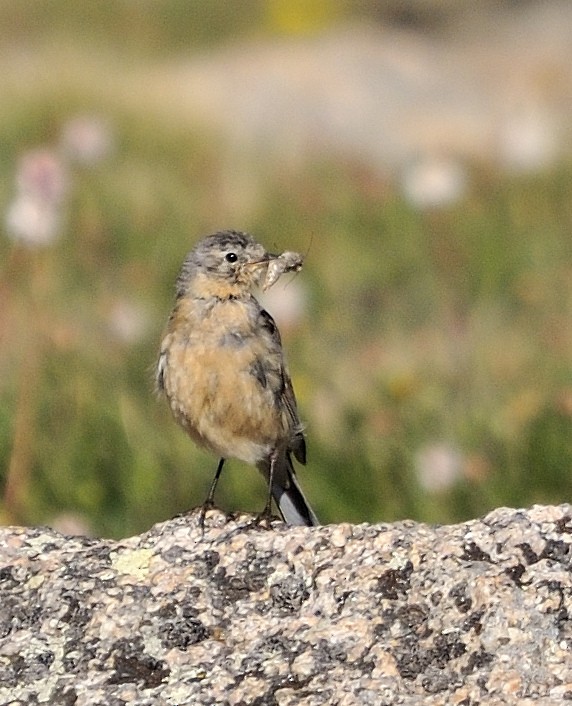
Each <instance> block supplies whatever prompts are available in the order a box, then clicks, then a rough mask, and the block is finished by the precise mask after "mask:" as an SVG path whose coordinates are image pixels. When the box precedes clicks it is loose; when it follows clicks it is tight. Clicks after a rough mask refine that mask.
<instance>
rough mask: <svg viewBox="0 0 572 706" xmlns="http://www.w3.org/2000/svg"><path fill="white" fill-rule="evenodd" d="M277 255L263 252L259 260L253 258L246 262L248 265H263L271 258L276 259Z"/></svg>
mask: <svg viewBox="0 0 572 706" xmlns="http://www.w3.org/2000/svg"><path fill="white" fill-rule="evenodd" d="M277 257H278V255H274V254H273V253H269V252H267V253H265V254H264V255H263V256H262V257H261V258H260V259H259V260H253V261H252V262H247V263H246V264H247V265H248V266H249V267H262V266H264V265H267V264H268V263H269V262H271V261H272V260H276V258H277Z"/></svg>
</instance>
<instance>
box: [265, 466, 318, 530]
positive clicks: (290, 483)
mask: <svg viewBox="0 0 572 706" xmlns="http://www.w3.org/2000/svg"><path fill="white" fill-rule="evenodd" d="M265 475H266V477H268V473H266V474H265ZM272 495H273V497H274V500H275V501H276V504H277V505H278V509H279V510H280V514H281V515H282V517H283V518H284V521H285V522H287V523H288V524H289V525H302V526H306V527H317V526H318V525H319V524H320V522H319V521H318V518H317V517H316V515H315V513H314V511H313V510H312V508H311V507H310V506H309V505H308V501H307V500H306V498H305V497H304V494H303V493H302V490H301V489H300V486H299V485H298V480H297V478H296V473H295V472H294V467H293V466H292V459H291V458H290V454H289V453H287V454H286V455H285V456H284V457H283V458H282V460H280V461H278V462H277V464H276V468H275V471H274V485H273V488H272Z"/></svg>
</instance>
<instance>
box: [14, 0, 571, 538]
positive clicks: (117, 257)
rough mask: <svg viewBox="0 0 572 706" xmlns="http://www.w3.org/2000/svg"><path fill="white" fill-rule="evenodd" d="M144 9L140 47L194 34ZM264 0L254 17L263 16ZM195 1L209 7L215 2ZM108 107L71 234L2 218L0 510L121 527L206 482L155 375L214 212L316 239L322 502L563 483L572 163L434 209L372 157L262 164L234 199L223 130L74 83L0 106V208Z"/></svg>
mask: <svg viewBox="0 0 572 706" xmlns="http://www.w3.org/2000/svg"><path fill="white" fill-rule="evenodd" d="M32 5H33V7H34V8H43V9H42V10H41V11H40V10H38V12H45V11H47V10H46V9H45V8H46V7H48V6H51V7H56V8H57V7H59V8H61V11H62V13H63V12H64V10H65V9H66V8H67V9H69V8H70V7H71V6H72V4H70V3H66V2H63V0H62V1H61V2H46V3H42V4H37V3H33V4H26V3H25V2H23V1H22V0H18V1H17V2H16V1H14V2H9V1H7V2H5V3H4V7H3V9H2V12H1V14H0V19H1V20H2V24H1V26H2V27H3V31H4V33H6V32H8V29H7V27H9V23H8V20H11V21H15V18H16V19H18V17H19V21H20V27H21V30H20V31H21V32H24V29H22V28H26V27H28V29H27V30H26V32H27V33H28V34H29V31H30V30H29V27H30V26H31V19H30V18H31V14H30V13H31V12H32V10H31V9H30V8H31V6H32ZM103 5H104V4H100V3H94V4H91V5H89V6H84V7H91V10H90V12H95V11H96V9H95V8H100V9H101V8H102V7H103ZM142 5H144V6H145V7H144V8H143V10H142V15H138V18H139V19H138V22H139V25H137V24H136V25H135V27H134V28H132V34H133V35H134V38H133V41H136V40H137V41H138V42H139V44H138V46H139V47H140V48H141V51H143V49H142V47H144V46H147V45H148V46H149V47H151V48H150V49H149V51H150V52H151V51H155V50H156V47H173V46H174V47H176V48H180V45H181V43H182V42H183V41H184V38H185V37H187V36H188V35H186V34H184V33H183V32H182V31H181V34H180V35H179V34H178V32H179V30H180V18H181V17H183V16H185V8H188V6H189V5H188V3H186V2H178V3H177V2H171V3H170V4H169V7H170V8H171V10H172V12H170V13H169V15H168V17H167V16H166V20H168V27H169V28H170V29H169V30H168V29H167V28H165V27H163V28H162V29H161V30H158V29H157V28H156V27H155V26H154V24H153V22H152V20H153V17H154V14H153V13H154V12H156V11H157V10H156V8H157V7H160V6H161V4H160V3H141V4H139V5H137V7H138V8H139V9H140V10H141V6H142ZM251 5H252V8H254V9H252V8H250V10H248V8H247V10H248V11H247V10H245V11H244V13H239V15H240V19H239V20H238V21H239V29H240V27H248V28H249V29H248V31H249V32H252V31H253V29H252V26H251V25H252V24H254V25H255V26H256V27H258V31H263V29H260V27H261V25H263V24H264V22H263V21H262V20H257V21H258V22H259V24H255V22H254V20H253V19H252V18H253V16H254V17H255V18H257V17H258V15H257V13H258V12H259V10H260V3H254V2H253V3H251ZM134 6H135V4H134V3H127V2H126V3H117V7H122V8H123V9H124V11H125V12H127V9H128V8H133V7H134ZM164 6H165V5H164V4H163V7H164ZM193 8H194V10H195V11H196V12H197V13H198V14H197V15H196V17H195V19H197V18H198V19H200V18H201V15H200V13H201V12H203V13H207V12H212V5H211V4H210V3H208V2H204V3H201V2H197V3H194V4H193ZM208 8H211V9H210V10H209V9H208ZM145 9H146V12H147V14H145V11H144V10H145ZM101 12H102V16H101V18H99V19H98V20H97V21H94V22H93V23H92V25H91V26H92V29H91V30H89V29H88V28H87V27H88V25H85V26H84V28H83V31H84V32H86V33H87V32H91V33H92V38H93V37H95V39H94V41H95V40H98V36H97V35H98V33H104V32H105V31H109V32H110V33H112V34H113V32H116V31H119V30H118V25H117V23H114V22H113V18H110V16H109V15H105V16H104V14H105V13H104V12H103V10H101ZM249 12H252V13H254V14H249ZM10 13H12V16H11V15H10ZM18 13H20V15H18ZM74 16H76V15H74V13H73V12H72V13H71V15H69V16H68V15H65V17H72V18H73V17H74ZM76 17H77V16H76ZM209 18H210V16H209ZM56 19H57V17H56ZM52 20H53V18H52ZM34 21H38V22H39V23H40V24H41V17H39V16H36V17H35V18H34ZM209 22H211V19H209V20H208V22H207V20H205V21H204V22H202V21H201V22H196V23H194V24H193V26H195V25H202V26H201V29H200V31H201V32H205V33H206V32H207V30H206V28H205V26H204V25H205V24H206V25H208V27H209V32H211V33H212V34H211V35H210V40H211V41H212V39H213V36H214V38H215V39H217V40H220V39H223V38H225V37H227V36H228V33H229V32H230V31H231V27H230V24H229V23H228V17H227V20H226V21H225V22H223V21H222V20H221V21H220V23H219V24H216V23H215V24H214V26H213V25H212V24H209ZM64 24H65V23H62V25H61V26H60V25H58V23H57V22H56V23H55V25H54V26H55V27H56V28H57V27H60V29H62V27H63V25H64ZM74 26H75V25H74ZM185 27H186V28H188V27H190V23H187V24H185ZM54 31H55V30H54ZM62 31H63V30H62ZM196 32H197V33H198V32H199V30H196ZM197 36H198V34H197ZM202 41H206V39H204V40H202ZM87 95H88V96H89V94H87ZM95 108H96V109H97V111H98V112H99V113H101V114H102V115H105V117H106V119H107V120H108V123H109V125H110V126H111V128H112V130H113V132H114V145H115V146H114V149H113V151H112V152H111V154H110V155H109V156H108V157H107V158H106V159H103V160H101V162H99V163H97V164H95V165H93V166H91V167H86V166H81V165H77V164H76V165H74V166H72V167H71V171H70V176H69V179H70V183H71V196H70V200H69V204H68V206H67V209H66V210H67V213H66V220H65V227H64V228H63V232H62V234H61V236H60V237H59V238H58V239H57V240H55V241H54V242H53V243H50V244H49V245H48V246H46V247H42V248H39V247H38V248H28V247H25V246H24V245H22V244H20V243H18V242H13V241H12V240H10V239H9V238H8V237H6V236H5V235H2V237H1V238H0V299H1V307H0V392H1V395H2V404H1V405H0V480H1V481H2V498H3V500H2V504H0V510H1V515H0V519H1V520H2V521H4V522H16V523H26V524H38V523H51V522H54V521H55V520H56V519H57V518H58V517H61V516H64V515H65V514H66V513H72V514H73V515H74V516H76V517H79V518H80V520H83V521H85V523H86V524H87V526H88V527H89V528H90V529H91V531H93V532H94V533H98V534H105V535H110V536H125V535H128V534H132V533H136V532H139V531H142V530H144V529H146V528H148V527H149V526H150V525H151V523H153V522H155V521H159V520H164V519H166V518H168V517H170V516H172V515H174V514H176V513H179V512H184V511H186V510H188V509H189V508H191V507H193V506H195V505H197V504H199V503H200V502H202V500H203V499H204V496H205V493H206V490H207V488H208V484H209V482H210V479H211V477H212V474H213V472H214V470H215V467H216V459H214V458H212V457H210V456H208V455H206V454H204V453H202V452H200V451H198V450H196V449H195V448H194V446H193V444H192V443H191V441H190V440H189V439H188V438H187V437H186V436H185V435H184V433H183V432H182V431H181V430H180V429H179V428H178V427H177V425H176V424H175V423H174V422H173V421H172V419H171V417H170V414H169V411H168V409H167V407H166V405H165V404H164V403H163V402H162V401H161V400H157V399H156V397H155V396H154V392H153V382H152V377H153V374H152V373H153V366H154V362H155V357H156V354H157V348H158V345H159V341H160V337H161V331H162V328H163V325H164V323H165V320H166V317H167V315H168V313H169V310H170V307H171V304H172V301H173V286H174V280H175V277H176V274H177V271H178V268H179V265H180V263H181V261H182V259H183V257H184V255H185V253H186V252H187V250H188V249H190V247H191V246H192V244H193V243H194V242H195V240H196V239H197V238H198V237H199V236H201V235H204V234H206V233H208V232H211V231H212V230H213V229H214V228H215V226H220V227H232V228H238V229H246V230H249V231H250V232H252V233H253V234H255V235H256V236H257V237H258V238H259V239H260V240H261V241H262V242H264V243H265V244H267V245H268V247H269V248H275V247H278V248H280V249H289V250H290V249H294V250H299V251H301V252H306V251H308V255H307V258H306V263H305V267H304V270H303V272H302V273H301V274H300V275H299V278H300V280H299V281H301V282H302V283H303V284H304V285H305V286H306V290H305V291H306V294H307V301H306V310H305V314H304V316H303V317H302V319H301V320H300V321H299V322H298V323H297V324H296V325H292V326H290V327H288V328H287V329H286V330H285V331H284V335H283V338H284V343H285V347H286V349H287V354H288V359H289V364H290V368H291V373H292V377H293V381H294V387H295V389H296V392H297V396H298V399H299V406H300V409H301V414H302V417H303V418H304V419H305V420H306V428H307V436H308V447H309V461H308V466H307V468H305V469H304V468H300V469H299V474H300V479H301V483H302V486H303V487H304V490H305V493H306V494H307V496H308V498H309V500H310V501H311V503H312V505H313V506H314V507H315V509H316V511H317V513H318V515H319V516H320V517H321V519H322V520H323V521H324V522H337V521H352V522H360V521H380V520H387V521H389V520H393V519H396V518H403V517H411V518H414V519H418V520H425V521H430V522H450V521H455V520H461V519H466V518H470V517H474V516H477V515H480V514H482V513H484V512H485V511H487V510H489V509H491V508H493V507H495V506H499V505H511V506H523V505H529V504H531V503H534V502H555V503H556V502H561V501H567V500H569V499H570V496H571V494H572V431H571V421H572V419H571V418H572V374H571V360H570V357H571V351H572V239H571V237H570V233H571V232H572V200H571V199H570V189H571V186H572V165H571V164H566V163H564V164H561V165H560V166H558V167H557V168H554V169H553V170H552V171H550V172H544V173H541V174H538V175H535V176H530V175H528V176H517V175H512V176H511V175H509V176H507V175H501V174H499V173H498V172H496V171H495V170H494V169H492V168H489V167H487V166H486V165H482V164H481V165H477V164H475V165H473V166H472V167H471V169H472V172H471V180H470V183H471V186H470V188H469V191H468V193H467V194H466V195H465V197H464V198H463V200H462V201H460V202H459V203H457V204H455V205H453V206H449V207H446V208H444V207H443V208H440V209H439V210H432V211H427V212H420V211H418V210H416V209H414V208H413V207H412V206H411V205H409V204H408V203H407V202H406V201H405V200H404V199H403V197H402V196H401V195H400V193H399V191H398V190H397V189H396V188H394V187H393V186H391V185H390V184H389V183H388V182H387V181H386V180H382V179H381V178H380V177H378V176H376V175H375V174H374V173H370V172H369V171H368V170H367V168H365V167H363V166H361V165H356V164H353V163H351V162H347V161H343V160H336V159H332V160H331V161H324V160H322V161H321V162H319V163H312V164H307V165H306V166H304V167H300V168H297V169H292V168H290V169H286V170H284V169H280V168H278V169H276V170H275V171H273V170H271V169H269V168H266V169H262V170H261V174H262V176H260V175H258V176H259V177H260V178H258V179H256V175H252V178H253V179H254V182H255V187H254V188H255V192H256V199H255V203H254V205H253V206H251V207H249V208H248V209H246V212H245V210H244V209H237V210H236V211H233V207H232V205H228V204H227V205H226V206H225V203H224V191H225V188H228V186H226V187H225V188H223V186H222V185H225V184H228V179H229V175H228V174H227V173H226V170H227V169H228V164H227V162H226V161H225V159H223V158H221V154H220V146H219V144H218V142H217V141H216V140H215V139H213V138H212V137H210V136H208V135H205V134H202V133H198V132H195V131H193V130H192V129H189V126H188V125H182V124H181V125H179V126H177V125H175V124H174V123H173V124H170V125H165V124H163V123H161V122H160V121H158V119H156V118H154V117H153V116H152V115H145V114H140V113H138V112H137V111H133V112H130V111H129V110H128V109H126V108H125V106H123V107H122V108H121V109H118V107H117V104H116V102H110V104H109V105H106V104H104V103H102V102H101V100H100V101H99V102H98V104H97V106H94V105H93V104H92V103H90V101H89V99H88V98H86V95H77V94H66V93H65V91H62V92H61V93H60V95H58V97H57V100H49V99H47V98H46V96H44V95H42V96H38V98H37V100H35V99H34V97H33V96H31V97H30V96H28V97H26V99H25V100H23V99H22V98H21V97H19V98H18V100H16V99H14V103H13V104H8V105H7V104H6V103H4V104H3V106H2V108H1V109H0V113H1V116H2V139H1V140H0V149H1V152H2V159H1V160H0V207H1V208H2V209H3V211H6V209H7V208H8V205H9V203H10V201H11V199H12V198H13V196H14V190H15V186H14V179H15V173H16V169H17V166H16V165H17V162H18V158H19V155H21V153H22V152H24V151H25V150H26V149H28V148H31V147H36V146H38V145H49V144H55V143H56V142H57V140H58V135H59V134H60V133H61V131H62V129H63V128H64V126H65V124H66V122H67V121H68V120H69V119H70V117H73V116H74V115H75V114H77V113H81V112H82V111H86V110H94V109H95ZM241 178H244V175H242V177H241ZM238 186H240V184H237V188H238ZM231 203H232V200H231ZM245 213H246V215H245ZM221 214H222V215H221ZM221 218H224V221H223V222H221ZM286 291H287V290H286ZM427 449H429V450H431V449H438V450H439V451H440V453H441V456H439V455H437V457H438V458H444V459H445V462H446V463H448V464H449V466H451V465H452V466H454V468H453V477H452V479H450V480H449V481H447V482H446V483H443V484H442V485H439V483H438V482H437V484H436V485H435V484H433V485H432V481H431V473H433V474H434V475H435V476H436V477H438V476H439V472H440V471H439V463H438V462H435V455H433V456H431V454H429V457H428V458H429V460H427V455H425V456H424V455H423V451H424V450H427ZM423 459H425V461H423ZM432 459H433V460H432ZM431 463H433V464H434V465H435V468H431ZM423 464H425V466H426V465H427V464H429V467H428V468H425V470H423V469H422V468H421V466H423ZM423 474H425V475H424V476H423ZM427 474H428V477H429V480H427V479H425V480H423V478H422V476H423V477H425V478H426V477H427ZM264 493H265V489H264V484H263V481H262V479H261V477H259V475H258V473H257V472H256V471H255V470H254V469H252V468H248V467H246V466H244V465H242V464H240V463H239V462H234V461H233V462H231V463H230V464H229V466H228V468H227V469H225V473H224V475H223V479H222V481H221V483H220V485H219V490H218V495H217V501H218V504H219V505H220V506H222V507H224V508H225V509H245V510H258V509H260V508H261V507H262V505H263V502H264Z"/></svg>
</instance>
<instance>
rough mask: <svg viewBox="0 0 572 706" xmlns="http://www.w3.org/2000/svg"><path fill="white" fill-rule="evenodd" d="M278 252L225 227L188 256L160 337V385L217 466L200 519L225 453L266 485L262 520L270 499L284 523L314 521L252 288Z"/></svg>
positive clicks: (299, 444) (300, 446)
mask: <svg viewBox="0 0 572 706" xmlns="http://www.w3.org/2000/svg"><path fill="white" fill-rule="evenodd" d="M277 257H278V256H277V255H272V254H271V253H268V252H267V251H266V249H265V248H264V246H262V245H261V244H260V243H258V242H257V241H256V240H255V239H254V238H253V237H252V236H251V235H250V234H248V233H244V232H240V231H236V230H224V231H219V232H216V233H214V234H212V235H208V236H206V237H204V238H202V239H201V240H200V241H199V242H198V243H197V244H196V245H195V247H194V248H193V249H192V250H191V251H190V252H189V253H188V254H187V256H186V257H185V260H184V262H183V265H182V267H181V270H180V273H179V276H178V278H177V283H176V297H175V304H174V307H173V310H172V312H171V314H170V316H169V319H168V323H167V326H166V330H165V333H164V335H163V338H162V342H161V346H160V353H159V358H158V362H157V367H156V388H157V390H158V392H159V393H162V394H163V395H164V396H165V397H166V399H167V402H168V404H169V407H170V409H171V412H172V414H173V416H174V418H175V420H176V421H177V422H178V423H179V424H180V426H181V427H182V428H183V429H184V430H185V431H186V432H187V434H188V435H189V436H190V437H191V439H192V440H193V441H194V442H195V443H196V444H197V445H198V446H200V447H202V448H204V449H206V450H208V451H210V452H212V453H213V454H215V455H216V456H218V458H219V463H218V466H217V469H216V473H215V475H214V478H213V481H212V483H211V486H210V489H209V492H208V495H207V498H206V500H205V502H204V503H203V506H202V510H201V516H200V519H201V523H202V524H203V525H204V519H205V514H206V511H207V509H208V508H210V507H212V506H213V505H214V494H215V489H216V486H217V483H218V480H219V478H220V475H221V472H222V469H223V466H224V463H225V461H226V460H227V459H231V458H234V459H239V460H241V461H244V462H246V463H247V464H250V465H253V466H256V468H258V470H259V471H260V472H261V473H262V475H263V476H264V477H265V478H266V480H267V482H268V495H267V500H266V505H265V508H264V510H263V512H262V513H260V515H259V518H264V519H269V518H270V517H271V506H272V498H274V500H275V502H276V505H277V507H278V510H279V512H280V514H281V516H282V519H283V520H284V521H285V522H286V523H287V524H290V525H300V526H309V527H312V526H317V525H319V521H318V518H317V516H316V514H315V513H314V511H313V510H312V509H311V507H310V505H309V504H308V502H307V500H306V498H305V497H304V495H303V493H302V490H301V488H300V485H299V483H298V479H297V477H296V472H295V470H294V465H293V461H292V456H294V457H295V458H296V460H297V461H299V462H300V463H301V464H304V465H305V463H306V440H305V437H304V432H303V426H302V424H301V422H300V419H299V416H298V409H297V404H296V397H295V395H294V389H293V387H292V381H291V379H290V375H289V373H288V369H287V366H286V362H285V359H284V352H283V349H282V342H281V338H280V333H279V331H278V327H277V326H276V323H275V322H274V319H273V318H272V316H271V315H270V314H269V313H268V312H267V311H266V310H265V309H264V308H263V307H262V306H261V305H260V303H259V302H258V300H257V299H256V298H255V296H254V294H253V290H255V289H256V287H257V286H259V285H260V284H261V282H262V280H263V278H264V275H265V273H266V270H267V267H268V263H269V262H271V261H272V260H274V259H276V258H277Z"/></svg>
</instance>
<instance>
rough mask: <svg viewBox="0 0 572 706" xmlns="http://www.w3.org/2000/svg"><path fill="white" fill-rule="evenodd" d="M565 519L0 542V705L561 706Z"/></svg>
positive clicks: (9, 537)
mask: <svg viewBox="0 0 572 706" xmlns="http://www.w3.org/2000/svg"><path fill="white" fill-rule="evenodd" d="M571 568H572V506H570V505H562V506H559V507H542V506H534V507H532V508H531V509H528V510H512V509H506V508H500V509H498V510H495V511H494V512H491V513H490V514H489V515H487V516H486V517H484V518H482V519H479V520H474V521H471V522H466V523H464V524H460V525H453V526H435V527H432V526H427V525H422V524H417V523H415V522H399V523H394V524H378V525H365V524H364V525H349V524H340V525H330V526H325V527H318V528H292V527H287V526H285V525H283V524H282V523H280V522H278V521H276V522H273V523H272V525H271V527H264V526H259V525H257V524H256V523H254V522H253V521H252V518H251V517H250V516H246V515H242V516H235V517H233V518H228V517H226V516H224V515H223V514H222V513H220V512H218V511H212V512H210V513H209V514H208V515H207V522H206V526H205V531H204V533H202V532H201V530H200V528H199V526H198V522H197V514H196V512H194V513H190V514H189V515H187V516H182V517H178V518H175V519H173V520H171V521H169V522H165V523H162V524H159V525H156V526H154V527H153V528H151V529H150V530H149V531H148V532H146V533H145V534H142V535H141V536H138V537H132V538H129V539H126V540H122V541H112V540H108V539H90V538H85V537H66V536H64V535H61V534H59V533H57V532H55V531H53V530H49V529H44V528H27V529H26V528H14V527H7V528H2V529H1V530H0V705H1V706H8V704H10V706H24V705H25V706H31V705H34V704H50V706H88V705H89V706H99V705H101V706H123V705H124V704H137V705H139V706H151V705H152V706H183V705H186V704H223V705H228V706H231V705H232V706H247V705H252V706H266V705H268V706H270V705H276V706H291V705H294V704H306V705H307V706H318V705H321V704H329V705H332V704H333V705H339V706H353V705H356V706H357V705H359V704H372V705H374V704H375V705H376V706H379V705H383V704H387V705H388V706H389V705H390V704H391V705H393V704H406V705H410V704H419V703H421V702H422V703H423V704H425V705H433V704H457V705H458V706H476V705H477V704H485V703H486V704H519V705H520V704H532V703H542V704H562V703H563V702H565V701H566V700H572V621H571V619H570V615H571V612H572V574H571Z"/></svg>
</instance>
